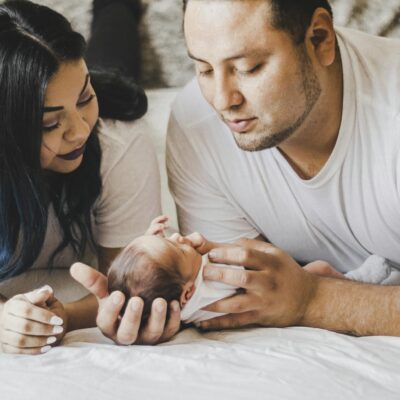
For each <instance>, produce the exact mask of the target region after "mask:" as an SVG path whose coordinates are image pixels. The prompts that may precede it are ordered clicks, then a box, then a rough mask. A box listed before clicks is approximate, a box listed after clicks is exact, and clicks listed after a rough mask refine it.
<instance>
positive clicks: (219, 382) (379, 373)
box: [0, 327, 400, 400]
mask: <svg viewBox="0 0 400 400" xmlns="http://www.w3.org/2000/svg"><path fill="white" fill-rule="evenodd" d="M399 371H400V338H393V337H364V338H355V337H350V336H345V335H341V334H337V333H332V332H328V331H323V330H319V329H311V328H298V327H297V328H287V329H275V328H273V329H272V328H270V329H268V328H253V329H246V330H240V331H225V332H216V333H206V334H201V333H200V332H198V331H196V330H195V329H187V330H185V331H183V332H181V333H180V334H178V335H177V336H176V337H175V338H174V340H172V341H171V342H168V343H165V344H162V345H158V346H155V347H150V346H130V347H120V346H115V345H113V344H112V342H111V341H110V340H108V339H106V338H104V337H103V336H102V335H101V334H100V332H99V331H98V330H97V329H87V330H81V331H75V332H71V333H69V334H68V335H67V336H66V337H65V339H64V344H63V346H61V347H58V348H54V349H52V350H51V351H50V352H49V353H47V354H44V355H41V356H34V357H32V356H11V355H4V354H2V355H1V356H0V388H1V389H0V392H1V394H0V397H1V399H3V400H16V399H18V400H19V399H29V400H35V399H52V400H57V399H60V400H61V399H63V400H64V399H73V400H83V399H96V400H108V399H113V400H115V399H118V400H124V399H127V400H128V399H129V400H132V399H142V400H144V399H174V400H176V399H206V398H208V399H220V400H224V399H227V400H228V399H230V400H234V399H253V400H256V399H280V400H286V399H287V400H289V399H290V400H292V399H293V400H295V399H296V400H298V399H308V400H313V399H316V400H317V399H318V400H325V399H332V400H333V399H335V400H337V399H346V400H351V399H363V400H377V399H385V400H391V399H399V398H400V373H399Z"/></svg>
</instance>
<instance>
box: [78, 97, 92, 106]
mask: <svg viewBox="0 0 400 400" xmlns="http://www.w3.org/2000/svg"><path fill="white" fill-rule="evenodd" d="M94 98H95V95H94V94H91V95H88V96H84V97H83V98H82V99H81V100H79V102H78V106H85V105H86V104H89V103H90V102H91V101H92V100H93V99H94Z"/></svg>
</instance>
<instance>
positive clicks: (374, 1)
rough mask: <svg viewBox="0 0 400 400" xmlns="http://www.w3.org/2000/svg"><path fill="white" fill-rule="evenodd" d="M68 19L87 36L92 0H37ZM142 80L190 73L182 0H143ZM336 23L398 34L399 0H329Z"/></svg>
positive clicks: (180, 80)
mask: <svg viewBox="0 0 400 400" xmlns="http://www.w3.org/2000/svg"><path fill="white" fill-rule="evenodd" d="M37 2H38V3H40V4H46V5H49V6H52V7H54V8H55V9H56V10H58V11H60V12H62V13H63V14H64V15H65V16H66V17H67V18H69V19H70V20H71V21H72V23H73V25H74V27H75V28H76V29H77V30H79V31H80V32H82V33H83V34H84V35H85V36H86V37H87V36H88V33H89V24H90V20H91V15H90V11H91V0H68V1H64V0H38V1H37ZM143 3H144V4H145V12H144V15H143V19H142V23H141V34H142V44H143V48H142V50H143V57H142V62H143V67H142V68H143V69H142V70H143V81H144V84H145V86H146V87H166V86H167V87H168V86H181V85H183V84H184V83H186V82H187V81H188V80H189V79H190V77H191V76H192V75H193V70H192V64H191V61H190V60H189V58H188V57H187V55H186V49H185V45H184V41H183V35H182V0H143ZM331 3H332V6H333V8H334V12H335V22H336V24H338V25H346V26H350V27H353V28H357V29H360V30H364V31H366V32H370V33H374V34H378V35H384V36H393V37H400V4H399V0H331Z"/></svg>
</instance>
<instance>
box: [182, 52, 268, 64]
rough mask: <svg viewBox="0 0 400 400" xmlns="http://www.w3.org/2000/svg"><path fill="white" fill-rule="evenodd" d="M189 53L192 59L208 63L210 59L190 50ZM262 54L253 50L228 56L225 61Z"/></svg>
mask: <svg viewBox="0 0 400 400" xmlns="http://www.w3.org/2000/svg"><path fill="white" fill-rule="evenodd" d="M187 54H188V57H189V58H191V59H192V60H195V61H199V62H202V63H206V64H208V61H205V60H202V59H201V58H198V57H196V56H194V55H193V54H192V53H191V52H190V51H188V53H187ZM261 55H262V54H261V52H259V51H251V52H248V53H239V54H236V55H234V56H230V57H227V58H225V59H224V60H223V61H233V60H239V59H241V58H247V57H260V56H261Z"/></svg>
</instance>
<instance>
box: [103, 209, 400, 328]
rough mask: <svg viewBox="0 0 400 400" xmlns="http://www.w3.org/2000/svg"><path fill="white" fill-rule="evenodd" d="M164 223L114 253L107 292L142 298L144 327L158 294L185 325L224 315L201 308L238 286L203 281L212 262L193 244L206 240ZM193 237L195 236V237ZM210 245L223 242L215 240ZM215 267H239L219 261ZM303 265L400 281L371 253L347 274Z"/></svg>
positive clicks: (323, 265) (321, 265)
mask: <svg viewBox="0 0 400 400" xmlns="http://www.w3.org/2000/svg"><path fill="white" fill-rule="evenodd" d="M166 221H167V217H164V216H162V217H158V218H156V219H155V220H154V221H153V222H152V223H151V225H150V227H149V229H148V230H147V232H146V234H145V235H144V236H140V237H138V238H136V239H135V240H133V241H132V242H131V243H130V244H129V245H128V246H127V247H125V248H124V249H123V250H122V251H121V253H120V254H119V255H118V256H117V257H116V259H115V260H114V261H113V263H112V264H111V267H110V270H109V272H108V282H109V291H110V292H111V291H114V290H120V291H121V292H123V293H124V295H125V299H126V303H127V302H128V300H129V299H130V298H131V297H132V296H138V297H141V298H142V299H143V302H144V307H143V313H142V321H141V325H142V326H145V324H146V323H147V321H148V318H149V316H150V310H151V305H152V303H153V300H155V299H156V298H164V299H165V300H166V301H167V302H168V303H169V302H171V301H172V300H178V301H179V304H180V306H181V309H182V311H181V319H182V321H183V322H185V323H192V322H193V323H195V324H198V323H200V322H201V321H205V320H207V319H210V318H213V317H216V316H219V315H222V314H220V313H215V312H210V311H205V310H202V308H204V307H206V306H207V305H209V304H212V303H214V302H216V301H217V300H220V299H223V298H225V297H228V296H232V295H233V294H235V293H236V289H237V288H235V287H233V286H230V285H227V284H224V283H219V282H212V281H205V280H203V268H204V266H205V265H206V264H210V262H209V260H208V257H207V255H201V254H200V253H199V252H198V251H197V248H199V247H197V246H200V243H201V239H203V240H204V241H205V239H204V238H203V237H202V236H201V235H200V234H197V233H195V234H192V235H189V236H187V237H183V236H181V235H179V234H177V233H175V234H173V235H171V236H170V237H168V238H166V237H164V230H165V229H166V227H167V226H166ZM194 238H195V239H196V240H193V239H194ZM194 242H195V244H194ZM213 246H214V247H221V246H226V245H225V244H217V243H214V244H213ZM209 250H211V249H209ZM214 265H215V264H214ZM218 266H219V267H221V268H243V267H237V266H232V265H230V266H226V265H221V264H218ZM304 269H305V270H307V271H308V272H310V273H314V274H318V275H323V276H330V277H333V278H342V279H345V278H349V279H353V280H358V281H361V282H365V283H382V284H399V283H400V272H399V270H398V269H397V268H394V267H391V266H390V265H388V263H387V262H386V260H385V259H383V258H381V257H378V256H375V255H372V256H370V257H369V258H368V259H367V260H366V261H365V263H364V264H363V265H362V266H361V267H359V268H358V269H356V270H354V271H351V272H349V273H347V274H346V275H343V274H341V273H340V272H338V271H336V270H335V269H334V268H333V267H332V266H331V265H329V264H328V263H326V262H324V261H314V262H312V263H310V264H308V265H306V266H305V267H304ZM395 281H396V283H394V282H395ZM125 305H126V304H125ZM122 312H124V309H123V310H122ZM168 318H169V315H168V312H167V319H168Z"/></svg>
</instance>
